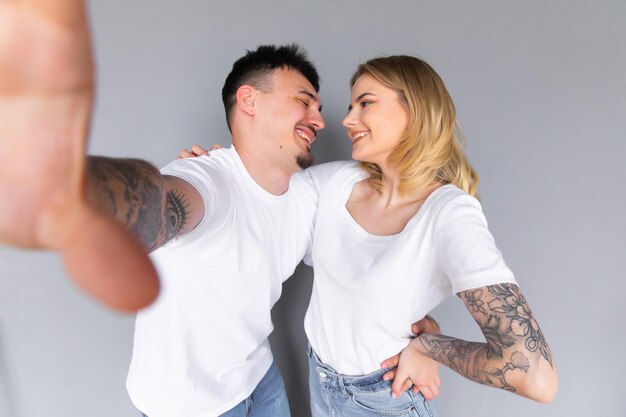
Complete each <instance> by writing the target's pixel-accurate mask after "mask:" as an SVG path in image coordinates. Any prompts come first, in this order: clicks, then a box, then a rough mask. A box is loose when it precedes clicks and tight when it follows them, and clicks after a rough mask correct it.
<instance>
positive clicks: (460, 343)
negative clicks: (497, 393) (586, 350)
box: [394, 284, 558, 402]
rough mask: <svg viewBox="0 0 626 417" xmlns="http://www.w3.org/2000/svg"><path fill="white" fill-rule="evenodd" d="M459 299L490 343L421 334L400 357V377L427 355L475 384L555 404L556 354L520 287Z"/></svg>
mask: <svg viewBox="0 0 626 417" xmlns="http://www.w3.org/2000/svg"><path fill="white" fill-rule="evenodd" d="M460 296H461V299H462V300H463V301H464V302H465V305H466V307H467V309H468V310H469V312H470V313H471V314H472V316H473V317H474V319H475V320H476V322H477V323H478V325H479V326H480V328H481V330H482V332H483V335H484V336H485V339H486V343H479V342H468V341H465V340H461V339H457V338H454V337H450V336H445V335H437V334H423V335H420V336H419V337H417V338H416V339H414V340H413V341H412V342H411V343H410V345H409V347H408V348H407V350H406V352H407V353H406V358H403V357H401V359H400V367H401V368H403V369H402V371H400V370H398V374H400V373H401V372H402V376H403V377H404V376H405V375H406V374H410V372H411V371H410V369H411V368H412V367H415V366H417V365H416V363H417V362H418V361H419V360H420V359H419V357H420V356H421V355H423V356H425V357H428V358H432V359H434V360H436V361H438V362H440V363H442V364H443V365H445V366H447V367H449V368H450V369H452V370H454V371H456V372H457V373H459V374H460V375H462V376H464V377H466V378H468V379H470V380H472V381H475V382H478V383H481V384H484V385H489V386H492V387H496V388H501V389H504V390H506V391H510V392H514V393H516V394H519V395H522V396H524V397H528V398H531V399H533V400H536V401H540V402H550V401H552V399H553V398H554V395H555V394H556V389H557V384H558V382H557V380H558V377H557V371H556V367H555V364H554V360H553V358H552V353H551V352H550V348H549V347H548V344H547V343H546V340H545V338H544V336H543V333H542V332H541V330H540V328H539V325H538V324H537V321H536V319H535V317H534V315H533V314H532V312H531V310H530V308H529V307H528V304H527V302H526V299H525V298H524V296H523V295H522V293H521V291H520V289H519V287H517V286H516V285H513V284H499V285H490V286H488V287H482V288H478V289H474V290H468V291H463V292H461V293H460ZM403 355H405V353H404V352H403ZM398 383H400V382H398ZM394 384H396V382H395V381H394Z"/></svg>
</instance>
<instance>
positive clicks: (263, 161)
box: [233, 140, 295, 195]
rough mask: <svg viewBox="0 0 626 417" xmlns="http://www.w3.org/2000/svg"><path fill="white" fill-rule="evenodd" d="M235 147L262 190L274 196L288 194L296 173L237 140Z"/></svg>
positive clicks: (234, 142) (234, 143)
mask: <svg viewBox="0 0 626 417" xmlns="http://www.w3.org/2000/svg"><path fill="white" fill-rule="evenodd" d="M233 146H234V147H235V149H236V150H237V154H238V155H239V158H241V161H242V162H243V165H244V167H245V168H246V171H248V174H250V176H251V177H252V179H253V180H254V181H255V182H256V183H257V184H258V185H259V186H260V187H261V188H263V189H264V190H265V191H267V192H268V193H270V194H274V195H282V194H284V193H286V192H287V190H288V189H289V180H290V179H291V175H293V174H294V173H295V172H294V171H292V170H289V169H285V167H283V166H281V165H277V164H275V163H273V161H272V160H271V158H265V157H263V154H262V152H259V151H258V150H253V149H250V147H247V146H245V145H242V144H241V143H240V142H238V141H236V140H233Z"/></svg>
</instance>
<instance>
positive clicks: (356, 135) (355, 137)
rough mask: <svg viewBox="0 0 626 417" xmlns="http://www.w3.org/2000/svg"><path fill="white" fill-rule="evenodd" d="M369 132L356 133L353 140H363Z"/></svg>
mask: <svg viewBox="0 0 626 417" xmlns="http://www.w3.org/2000/svg"><path fill="white" fill-rule="evenodd" d="M368 133H369V132H359V133H355V134H354V135H352V140H353V141H355V140H357V139H359V138H362V137H363V136H365V135H367V134H368Z"/></svg>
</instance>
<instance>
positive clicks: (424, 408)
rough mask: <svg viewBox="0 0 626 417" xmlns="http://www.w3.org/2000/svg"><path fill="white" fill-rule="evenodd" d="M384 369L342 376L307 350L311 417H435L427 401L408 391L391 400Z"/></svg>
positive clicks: (434, 411)
mask: <svg viewBox="0 0 626 417" xmlns="http://www.w3.org/2000/svg"><path fill="white" fill-rule="evenodd" d="M387 371H388V369H381V370H379V371H375V372H372V373H371V374H368V375H363V376H346V375H341V374H338V373H337V372H335V370H334V369H333V368H331V367H330V366H328V365H325V364H324V363H322V361H320V359H319V357H318V356H317V354H316V353H315V352H314V351H313V349H311V348H310V347H309V390H310V391H311V414H312V415H313V417H356V416H358V417H380V416H397V417H405V416H406V417H435V416H436V415H437V412H436V410H435V408H434V406H433V404H432V402H431V401H428V400H426V399H425V398H424V396H423V395H422V394H421V393H417V394H413V392H412V391H411V390H408V391H406V392H404V393H403V394H402V395H401V396H400V397H398V398H396V399H394V398H391V381H383V379H382V377H383V374H384V373H385V372H387Z"/></svg>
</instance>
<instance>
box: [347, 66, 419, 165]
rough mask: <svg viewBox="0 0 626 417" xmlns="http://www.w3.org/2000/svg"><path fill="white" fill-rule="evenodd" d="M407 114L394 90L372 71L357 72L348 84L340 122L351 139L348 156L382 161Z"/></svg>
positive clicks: (406, 118)
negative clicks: (347, 100) (346, 103)
mask: <svg viewBox="0 0 626 417" xmlns="http://www.w3.org/2000/svg"><path fill="white" fill-rule="evenodd" d="M408 120H409V116H408V111H407V109H406V107H405V105H404V104H403V103H402V100H401V99H400V97H399V96H398V93H397V92H396V91H395V90H392V89H391V88H389V87H386V86H385V85H383V84H382V83H381V82H380V81H378V80H377V79H376V78H374V77H373V76H372V75H370V74H368V73H365V74H363V75H361V76H360V77H359V78H358V79H357V80H356V82H355V83H354V85H353V86H352V97H351V99H350V106H349V108H348V115H347V116H346V118H345V119H344V120H343V125H344V126H345V127H346V129H347V132H348V138H350V141H351V142H352V158H353V159H355V160H358V161H363V162H370V163H374V164H377V165H379V166H380V165H381V164H382V165H384V164H385V162H386V161H387V158H388V156H389V155H390V154H391V152H392V151H393V150H394V149H395V148H396V146H397V145H398V143H399V141H400V138H401V137H402V134H403V133H404V132H405V130H406V128H407V124H408Z"/></svg>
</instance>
